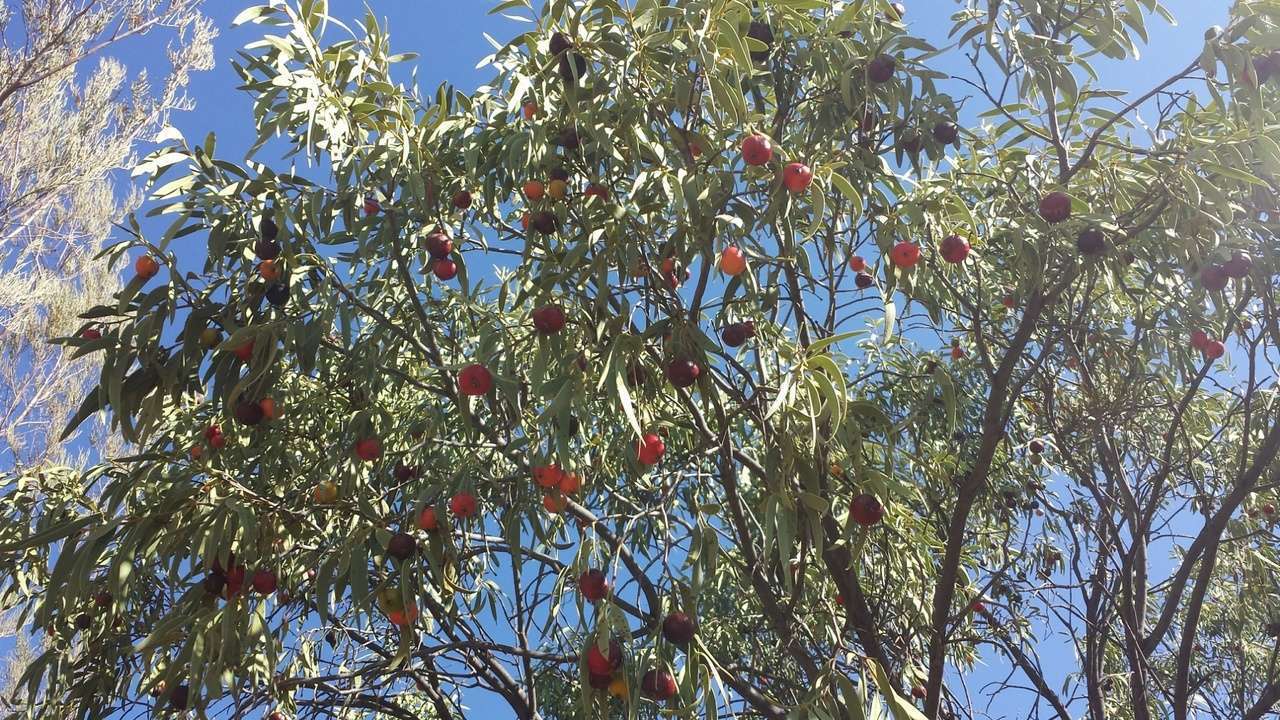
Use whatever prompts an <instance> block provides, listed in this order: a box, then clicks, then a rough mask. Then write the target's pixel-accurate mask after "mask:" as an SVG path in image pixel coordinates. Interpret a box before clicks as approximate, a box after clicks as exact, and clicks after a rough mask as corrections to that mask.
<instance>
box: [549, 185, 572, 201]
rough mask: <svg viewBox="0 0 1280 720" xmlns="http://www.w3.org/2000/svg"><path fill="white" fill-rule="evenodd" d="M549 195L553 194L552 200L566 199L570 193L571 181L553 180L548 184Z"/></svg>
mask: <svg viewBox="0 0 1280 720" xmlns="http://www.w3.org/2000/svg"><path fill="white" fill-rule="evenodd" d="M547 195H549V196H551V199H552V200H563V199H565V198H566V197H568V195H569V183H566V182H565V181H563V180H552V181H551V182H550V183H549V184H548V185H547Z"/></svg>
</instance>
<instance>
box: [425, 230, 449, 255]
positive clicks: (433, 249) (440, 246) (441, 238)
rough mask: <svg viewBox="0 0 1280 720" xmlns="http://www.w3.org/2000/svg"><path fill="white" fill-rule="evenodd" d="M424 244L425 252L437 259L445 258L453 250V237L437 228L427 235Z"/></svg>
mask: <svg viewBox="0 0 1280 720" xmlns="http://www.w3.org/2000/svg"><path fill="white" fill-rule="evenodd" d="M426 245H427V253H428V254H429V255H431V257H433V258H435V259H437V260H443V259H445V258H447V257H449V253H451V252H453V238H451V237H449V236H448V235H445V234H444V233H443V232H441V231H439V230H436V231H435V232H432V233H431V234H430V235H427V240H426Z"/></svg>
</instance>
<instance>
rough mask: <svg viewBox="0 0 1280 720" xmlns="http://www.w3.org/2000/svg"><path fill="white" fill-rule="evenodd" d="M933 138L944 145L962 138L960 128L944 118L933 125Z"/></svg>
mask: <svg viewBox="0 0 1280 720" xmlns="http://www.w3.org/2000/svg"><path fill="white" fill-rule="evenodd" d="M933 139H934V140H937V141H938V142H940V143H942V144H943V145H950V144H952V143H954V142H955V141H956V140H959V139H960V128H958V127H956V124H955V123H953V122H947V121H946V120H943V121H941V122H939V123H938V124H936V125H934V126H933Z"/></svg>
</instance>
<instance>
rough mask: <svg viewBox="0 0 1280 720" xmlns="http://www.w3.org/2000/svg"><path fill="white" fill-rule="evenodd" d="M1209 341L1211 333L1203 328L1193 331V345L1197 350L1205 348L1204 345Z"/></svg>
mask: <svg viewBox="0 0 1280 720" xmlns="http://www.w3.org/2000/svg"><path fill="white" fill-rule="evenodd" d="M1208 343H1209V333H1206V332H1205V331H1203V330H1196V331H1195V332H1193V333H1191V347H1193V348H1195V349H1197V350H1204V346H1205V345H1207V344H1208Z"/></svg>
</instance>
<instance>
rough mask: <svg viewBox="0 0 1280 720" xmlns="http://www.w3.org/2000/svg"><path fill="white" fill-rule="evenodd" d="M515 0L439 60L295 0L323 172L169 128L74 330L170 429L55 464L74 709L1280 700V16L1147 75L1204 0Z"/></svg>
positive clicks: (1185, 707)
mask: <svg viewBox="0 0 1280 720" xmlns="http://www.w3.org/2000/svg"><path fill="white" fill-rule="evenodd" d="M498 7H499V8H501V9H503V10H507V11H518V10H520V9H523V12H524V13H525V14H527V15H529V16H530V17H534V18H536V22H535V23H534V24H533V25H531V30H530V32H528V33H526V34H524V35H521V36H519V37H517V38H515V39H514V40H513V41H512V42H511V43H510V44H508V45H505V46H500V47H497V49H496V52H495V53H494V55H493V56H491V57H490V58H488V59H487V60H488V62H489V63H491V64H492V65H493V67H494V68H495V70H496V72H497V77H496V78H495V80H494V81H493V82H492V83H490V84H489V85H488V86H486V87H484V88H481V89H480V90H479V91H477V92H476V93H474V94H472V95H465V94H462V93H459V92H457V91H456V90H454V89H453V88H451V87H449V86H447V85H446V86H443V87H441V88H440V89H439V90H438V91H437V92H436V93H435V95H434V97H432V98H429V99H428V98H424V97H420V96H419V95H417V94H416V91H415V90H414V89H413V88H412V87H406V86H405V85H403V84H401V83H399V82H398V80H397V78H398V76H397V75H396V74H394V73H393V72H392V68H393V67H394V66H395V64H396V63H397V62H400V61H404V60H408V59H409V58H408V57H406V56H398V55H394V54H393V53H392V51H391V49H390V43H389V40H388V37H387V35H386V33H385V31H384V30H383V29H382V28H380V27H378V25H377V23H376V22H375V21H374V19H373V18H372V17H367V18H365V19H364V21H363V23H362V24H361V25H359V26H358V27H355V28H351V29H348V28H347V27H346V26H345V25H342V24H340V23H339V22H338V21H337V20H335V19H333V18H327V17H326V16H325V15H324V6H323V3H313V2H304V3H301V4H299V5H290V4H285V3H283V2H276V3H272V4H271V5H267V6H262V7H256V8H252V9H250V10H247V11H246V12H245V13H244V14H243V15H242V20H245V21H256V22H260V23H262V24H263V25H264V28H266V31H267V32H268V33H269V34H268V35H267V36H266V37H265V38H264V40H263V41H261V42H258V43H255V44H253V45H252V46H250V47H249V48H247V49H246V52H245V53H244V54H242V56H241V60H240V64H239V66H238V68H239V70H240V72H241V74H242V76H243V78H244V82H245V87H246V88H247V89H248V90H249V91H250V92H252V93H254V94H255V96H256V103H255V121H256V125H257V128H258V130H259V137H260V138H261V141H262V142H266V141H267V140H268V139H270V138H272V137H275V136H282V137H284V138H286V139H287V140H288V141H289V142H290V143H291V144H292V149H293V150H294V152H295V153H296V154H298V155H302V156H304V157H306V158H307V159H308V160H310V161H312V162H314V163H315V167H319V168H323V172H317V173H312V175H313V176H304V175H300V174H298V173H296V172H292V171H291V172H287V173H286V172H280V171H276V170H273V169H272V168H270V167H268V166H265V165H262V164H259V163H255V162H253V161H252V160H250V161H248V162H245V163H235V162H231V161H227V160H224V159H220V158H219V157H218V155H217V153H216V147H215V143H214V140H213V138H209V139H208V140H206V141H205V143H204V144H202V145H192V144H190V143H188V142H186V141H185V140H183V139H182V138H177V137H172V138H169V139H168V140H167V142H166V144H165V146H164V147H163V148H161V149H159V150H157V151H156V152H155V153H154V154H153V155H151V156H149V157H148V158H146V159H145V160H144V162H143V163H142V165H141V166H140V170H141V172H144V173H148V174H150V176H151V177H152V178H153V180H154V183H155V185H154V189H153V197H154V198H155V199H156V203H157V205H156V209H155V211H156V212H157V213H160V214H163V215H167V216H169V217H171V218H172V222H171V224H170V225H169V227H168V230H167V231H166V232H164V233H162V234H159V235H158V236H149V235H144V234H143V233H142V232H141V229H140V226H139V224H138V223H137V222H133V223H132V224H131V227H132V230H133V237H130V238H128V239H127V240H125V241H123V242H121V243H119V244H118V245H116V246H114V247H113V249H112V253H111V255H112V257H115V258H122V257H125V256H126V255H128V256H129V257H131V258H133V259H134V260H133V262H134V268H135V273H136V274H135V277H134V279H133V280H132V281H131V282H130V283H129V284H128V285H127V286H126V287H125V288H124V289H123V290H121V292H120V293H119V294H118V296H117V297H116V299H115V302H114V303H113V304H111V305H106V306H102V307H99V308H95V309H93V310H91V311H90V312H88V313H87V314H86V316H85V317H86V318H88V319H89V320H91V321H92V322H93V323H95V324H96V325H98V326H100V327H101V333H102V336H101V338H98V339H84V338H77V339H70V340H68V341H67V344H68V345H69V346H70V347H73V348H75V349H76V351H77V352H78V353H83V354H88V353H94V354H95V356H96V357H99V358H100V359H101V361H102V366H103V370H102V375H101V383H100V385H99V387H98V388H97V389H96V390H95V391H94V392H92V393H91V394H90V395H89V396H88V398H87V399H86V401H85V404H84V406H83V407H82V411H81V413H79V416H78V417H77V418H76V419H75V420H73V423H72V426H73V427H74V425H75V422H77V421H79V420H80V419H82V418H83V417H87V416H88V415H89V414H91V413H92V412H94V411H96V410H98V409H100V408H107V409H109V410H110V411H111V417H112V420H113V422H114V424H115V427H116V428H117V429H118V431H119V433H120V435H121V437H123V438H124V439H126V440H128V441H130V442H133V443H136V444H138V446H139V451H138V452H137V453H135V454H133V455H130V456H127V457H121V458H116V459H113V460H110V461H107V462H104V463H102V464H101V465H99V466H97V467H95V468H94V469H92V470H91V471H89V472H88V473H87V474H86V475H85V476H84V477H82V478H79V479H78V481H77V482H68V481H67V479H66V478H65V477H62V478H59V479H50V477H49V476H46V475H34V474H25V475H23V476H21V477H19V478H16V480H15V486H14V490H12V491H11V492H10V493H9V494H8V495H7V496H6V500H5V509H6V519H7V520H6V523H5V524H4V525H2V526H0V553H3V554H2V555H0V558H2V559H3V562H4V563H5V569H6V571H7V572H6V574H5V575H4V576H3V577H5V578H6V581H7V584H6V585H5V586H4V591H5V596H4V597H5V598H6V601H7V602H9V603H12V604H15V605H17V606H19V607H21V608H22V609H23V612H24V615H23V617H24V619H25V620H26V621H27V622H29V623H31V624H32V625H33V626H34V627H38V628H43V629H44V631H45V632H46V633H47V635H48V637H49V648H50V649H49V651H48V652H47V653H46V654H45V655H43V656H41V657H40V658H38V659H37V660H36V661H34V662H33V663H32V664H31V666H30V668H29V671H28V674H27V677H26V678H25V682H24V690H25V693H26V695H27V696H28V697H30V698H33V699H34V701H33V702H32V703H31V704H30V705H29V706H28V709H27V711H26V712H27V714H28V715H30V716H33V717H58V718H63V717H70V716H76V717H101V716H105V715H108V714H119V715H125V716H128V715H133V714H145V713H147V712H150V711H151V709H152V707H153V703H154V706H155V707H158V708H172V709H188V708H194V709H197V710H199V711H200V712H202V713H204V714H206V715H217V716H226V717H242V716H245V715H246V714H252V713H255V712H261V713H263V714H267V715H268V717H270V718H271V720H279V718H285V717H291V716H301V717H356V716H368V715H374V716H378V717H389V718H414V717H422V716H424V715H425V716H436V717H461V716H465V715H466V714H467V712H468V710H467V707H468V706H469V705H472V704H474V703H475V702H477V700H476V698H477V697H478V694H477V692H476V691H483V693H484V694H486V695H492V696H496V697H498V698H500V699H501V700H502V701H503V702H504V703H506V704H507V705H508V706H509V707H510V709H511V712H512V713H514V714H515V715H516V716H518V717H548V718H550V717H584V716H617V717H622V716H628V717H634V716H637V715H644V716H649V717H653V716H657V715H658V714H660V713H667V714H676V715H680V716H706V717H712V716H718V715H722V714H729V713H736V714H740V715H746V716H760V717H771V718H773V717H786V716H791V717H817V718H835V717H842V718H843V717H852V718H864V717H873V718H881V717H892V718H894V719H895V720H916V719H918V718H921V717H927V718H935V719H936V718H971V717H973V718H980V717H993V716H1001V717H1004V716H1008V715H1009V714H1010V713H1018V714H1019V715H1020V716H1022V717H1034V718H1040V717H1057V718H1061V719H1062V720H1067V719H1068V718H1079V717H1088V718H1098V719H1101V718H1135V719H1145V718H1153V717H1154V718H1166V717H1174V718H1185V717H1189V716H1191V715H1192V714H1194V715H1195V716H1196V717H1215V718H1240V717H1245V718H1260V717H1263V716H1266V715H1268V714H1271V713H1272V712H1273V708H1274V706H1275V704H1276V702H1277V700H1278V699H1280V685H1278V684H1277V681H1278V679H1280V678H1278V676H1277V670H1276V667H1275V658H1276V653H1277V649H1278V648H1277V642H1280V641H1278V640H1277V636H1280V617H1277V614H1276V612H1277V610H1278V609H1280V608H1278V607H1277V605H1278V602H1277V601H1278V600H1280V598H1278V597H1277V591H1276V587H1275V583H1274V581H1273V578H1272V575H1273V568H1274V567H1275V565H1276V560H1277V558H1276V553H1275V542H1274V541H1275V534H1274V532H1275V526H1274V522H1273V518H1275V517H1276V511H1275V507H1274V502H1275V500H1274V497H1275V492H1276V488H1277V480H1280V464H1278V463H1277V460H1276V454H1277V452H1278V451H1280V422H1277V420H1278V419H1280V418H1277V405H1276V400H1277V398H1276V387H1275V369H1276V356H1275V352H1276V349H1277V343H1280V323H1278V321H1277V320H1278V316H1277V314H1276V308H1275V304H1274V297H1273V291H1274V284H1275V277H1276V273H1277V270H1280V264H1278V262H1280V251H1278V249H1277V245H1276V243H1275V239H1274V238H1275V235H1274V231H1275V224H1276V216H1275V213H1276V212H1277V210H1276V207H1275V192H1276V187H1275V177H1276V171H1277V170H1278V169H1280V144H1278V143H1277V137H1280V132H1278V128H1277V124H1276V118H1275V114H1274V111H1273V110H1272V109H1271V108H1272V107H1273V106H1274V102H1273V101H1274V99H1275V94H1276V92H1277V91H1276V89H1275V88H1274V87H1272V86H1271V85H1270V84H1269V83H1270V82H1271V76H1272V75H1273V74H1275V73H1277V72H1280V65H1277V60H1278V58H1280V56H1277V55H1274V54H1273V52H1274V50H1275V48H1276V45H1277V35H1276V33H1275V22H1276V20H1277V15H1280V7H1277V6H1276V5H1275V4H1274V3H1272V2H1267V1H1263V0H1257V1H1255V2H1239V3H1237V4H1236V5H1235V7H1234V9H1233V15H1232V21H1231V23H1230V25H1229V26H1228V27H1227V28H1225V29H1214V30H1212V31H1210V32H1209V33H1207V34H1206V41H1205V45H1204V48H1203V50H1200V51H1198V52H1196V57H1191V58H1188V64H1187V66H1186V67H1184V68H1180V69H1177V70H1176V71H1175V72H1173V73H1172V74H1171V75H1170V76H1169V77H1168V78H1166V79H1161V80H1159V81H1158V82H1157V83H1156V84H1155V85H1153V88H1152V89H1151V91H1150V92H1147V93H1144V94H1142V95H1138V96H1132V97H1130V96H1125V95H1123V94H1120V93H1115V92H1111V91H1109V90H1107V88H1106V87H1105V85H1104V84H1102V81H1100V80H1098V79H1097V73H1096V72H1095V70H1094V68H1093V64H1094V63H1096V62H1097V61H1098V60H1099V59H1101V58H1104V57H1106V58H1114V59H1124V58H1126V57H1128V56H1129V54H1130V53H1132V52H1133V50H1134V48H1135V43H1134V40H1133V38H1138V37H1141V36H1142V35H1143V34H1144V32H1145V30H1144V28H1145V23H1146V22H1147V20H1148V19H1149V18H1148V17H1147V14H1148V13H1153V14H1162V13H1163V12H1164V11H1163V9H1162V8H1160V7H1159V6H1158V4H1157V3H1155V2H1132V1H1130V2H1111V1H1110V0H1105V1H1104V0H1078V1H1071V0H1060V1H1059V2H1053V3H1025V4H1023V3H974V4H971V5H970V6H967V7H965V8H963V9H961V10H960V11H959V12H957V14H956V16H955V21H956V22H955V30H954V33H953V38H954V41H953V42H954V43H955V44H954V45H953V46H952V47H950V48H946V49H935V48H934V47H932V46H931V45H929V43H927V42H925V41H924V40H922V39H919V38H913V37H911V36H909V35H907V34H906V33H905V27H904V25H903V23H902V22H901V20H902V15H903V13H904V12H905V9H904V8H902V7H900V6H898V5H896V4H888V3H884V2H871V1H869V0H868V1H865V2H862V1H857V2H848V3H839V2H836V3H831V2H810V1H809V0H775V1H773V2H759V3H754V4H749V3H746V2H737V1H735V0H689V1H686V2H680V3H663V2H657V1H655V0H638V2H636V3H635V4H634V6H633V7H631V8H629V9H623V8H622V7H620V6H618V5H617V4H615V3H614V2H611V0H584V1H583V2H577V3H568V2H559V1H555V2H551V3H549V4H548V5H547V6H546V7H545V8H541V9H540V10H538V11H535V10H534V8H533V7H531V6H530V5H529V4H527V3H525V2H523V1H522V0H513V1H511V2H505V3H501V4H500V5H499V6H498ZM327 32H334V33H338V34H340V35H342V36H343V37H342V38H341V39H339V40H337V41H332V42H331V41H330V40H328V39H327V36H326V33H327ZM347 35H349V36H350V37H347ZM944 52H949V53H959V54H961V55H963V56H965V57H967V58H969V63H970V68H971V72H969V73H966V74H964V75H962V76H959V77H955V78H949V77H946V76H943V75H942V74H941V73H939V72H937V71H934V70H931V69H930V66H931V64H932V63H934V62H935V61H936V60H937V58H938V57H939V56H940V55H941V54H942V53H944ZM961 93H963V94H961ZM952 94H955V97H953V96H952ZM957 98H959V99H957ZM962 105H970V106H972V105H980V106H981V108H980V109H979V110H977V111H976V112H975V111H974V110H973V108H972V107H970V108H968V112H967V113H966V116H969V113H973V114H974V115H975V116H976V117H977V118H978V120H976V121H975V122H973V123H964V125H965V127H963V128H961V127H960V125H961V123H960V117H961V113H960V108H961V106H962ZM1139 113H1141V117H1142V118H1143V119H1144V120H1145V123H1139V117H1140V114H1139ZM1140 131H1145V134H1144V133H1142V132H1140ZM193 241H194V242H195V243H197V247H196V248H191V247H190V245H191V244H192V242H193ZM206 252H207V254H206ZM187 253H196V254H198V255H199V254H204V255H205V261H204V266H203V268H202V269H201V270H200V271H199V272H190V273H188V272H181V273H179V272H174V268H175V267H177V266H178V264H179V256H180V254H181V255H185V254H187ZM93 486H101V487H103V488H105V489H104V493H103V502H102V503H101V505H99V506H97V507H95V508H94V509H92V510H86V509H85V500H84V496H83V493H84V488H87V487H93ZM36 496H40V497H43V498H45V500H44V502H42V503H37V502H34V501H32V500H30V498H32V497H36ZM91 507H92V506H91ZM51 547H56V551H55V550H51V549H50V548H51ZM1042 653H1043V654H1046V655H1048V654H1052V655H1055V656H1057V659H1056V664H1057V665H1058V666H1061V665H1062V664H1063V663H1064V662H1066V661H1065V660H1064V658H1068V657H1071V658H1074V662H1072V663H1071V665H1072V667H1071V672H1069V673H1067V674H1066V675H1065V677H1062V676H1061V674H1060V673H1059V672H1057V671H1055V670H1054V668H1053V667H1052V666H1049V665H1046V664H1045V663H1042V661H1041V654H1042ZM980 659H981V660H982V661H983V662H984V663H985V664H987V665H992V666H995V667H996V668H997V669H998V671H999V672H998V673H995V674H992V675H990V679H991V681H990V682H982V683H981V684H977V685H973V686H971V685H970V682H969V681H970V679H971V678H980V677H983V675H982V674H981V672H980V670H979V669H978V661H979V660H980ZM1055 675H1058V676H1057V677H1055ZM148 695H150V696H151V697H153V698H155V700H154V701H151V700H149V699H148Z"/></svg>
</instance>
